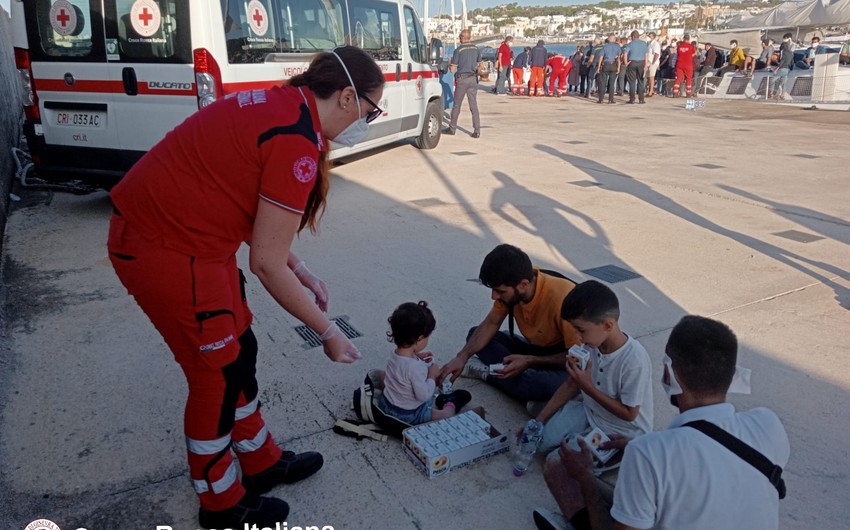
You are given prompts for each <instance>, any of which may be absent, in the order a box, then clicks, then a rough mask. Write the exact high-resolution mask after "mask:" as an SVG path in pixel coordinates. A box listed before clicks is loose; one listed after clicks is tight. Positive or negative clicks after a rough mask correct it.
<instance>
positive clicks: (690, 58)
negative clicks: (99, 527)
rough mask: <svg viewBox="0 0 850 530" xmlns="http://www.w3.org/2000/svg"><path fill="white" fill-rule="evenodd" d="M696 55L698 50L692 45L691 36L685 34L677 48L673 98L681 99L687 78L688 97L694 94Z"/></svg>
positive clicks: (686, 90) (686, 89)
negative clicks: (683, 83)
mask: <svg viewBox="0 0 850 530" xmlns="http://www.w3.org/2000/svg"><path fill="white" fill-rule="evenodd" d="M694 53H696V48H695V47H694V45H693V44H691V36H690V35H688V34H687V33H685V36H684V38H683V39H682V42H680V43H679V45H678V46H676V55H677V57H678V58H677V60H676V82H675V83H674V84H673V97H674V98H677V97H679V90H680V88H679V87H680V86H681V85H682V78H683V77H684V78H685V92H686V93H687V95H688V97H691V95H692V94H693V88H694Z"/></svg>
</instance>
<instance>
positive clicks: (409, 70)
mask: <svg viewBox="0 0 850 530" xmlns="http://www.w3.org/2000/svg"><path fill="white" fill-rule="evenodd" d="M411 79H413V63H407V80H408V81H410V80H411Z"/></svg>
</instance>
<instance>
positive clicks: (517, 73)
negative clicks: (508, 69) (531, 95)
mask: <svg viewBox="0 0 850 530" xmlns="http://www.w3.org/2000/svg"><path fill="white" fill-rule="evenodd" d="M512 70H513V73H514V82H513V84H512V85H511V88H512V89H513V92H514V95H517V96H519V95H521V94H522V93H523V92H524V89H525V82H523V80H522V77H523V73H524V71H525V70H524V69H522V68H513V69H512Z"/></svg>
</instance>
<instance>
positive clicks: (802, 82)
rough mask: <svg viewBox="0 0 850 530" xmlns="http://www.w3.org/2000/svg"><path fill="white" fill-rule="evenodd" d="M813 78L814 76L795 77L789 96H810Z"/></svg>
mask: <svg viewBox="0 0 850 530" xmlns="http://www.w3.org/2000/svg"><path fill="white" fill-rule="evenodd" d="M814 80H815V79H814V77H798V78H797V79H795V80H794V86H793V87H791V96H799V97H811V96H812V84H813V83H814Z"/></svg>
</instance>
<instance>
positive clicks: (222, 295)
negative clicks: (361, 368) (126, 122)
mask: <svg viewBox="0 0 850 530" xmlns="http://www.w3.org/2000/svg"><path fill="white" fill-rule="evenodd" d="M383 86H384V76H383V74H382V72H381V70H380V68H379V67H378V66H377V64H375V62H374V61H373V60H372V59H371V58H370V57H369V56H368V55H367V54H366V53H365V52H363V51H362V50H359V49H357V48H354V47H341V48H337V49H336V50H334V51H333V52H328V53H321V54H319V55H317V56H316V57H315V58H314V59H313V61H312V62H311V63H310V67H309V68H308V69H307V70H306V71H305V72H304V73H303V74H301V75H299V76H296V77H294V78H292V79H291V81H290V82H289V84H288V86H282V87H275V88H271V89H268V90H249V91H245V92H239V93H237V94H230V95H228V96H227V97H225V98H224V99H222V100H219V101H217V102H215V103H214V104H212V105H210V106H209V107H206V108H204V109H203V110H200V111H199V112H197V113H196V114H194V115H193V116H191V117H189V118H188V119H187V120H186V121H184V122H183V123H182V124H180V125H179V126H177V128H175V129H174V130H173V131H171V132H169V133H168V134H167V135H166V137H165V138H164V139H163V140H162V141H160V142H159V143H158V144H157V145H156V146H154V147H153V149H151V150H150V152H148V153H147V154H146V155H145V156H144V157H143V158H142V159H141V160H139V162H138V163H137V164H136V165H135V166H133V168H132V169H131V170H130V171H129V172H128V173H127V175H126V176H125V177H124V179H123V180H122V181H121V183H119V184H118V185H117V186H116V187H115V188H114V189H113V190H112V201H113V204H114V206H115V208H114V213H113V215H112V219H111V222H110V226H109V242H108V248H109V256H110V259H111V261H112V264H113V266H114V267H115V272H116V273H117V274H118V277H119V278H120V279H121V282H122V283H123V284H124V286H125V287H126V288H127V290H128V291H129V292H130V294H132V295H133V296H134V297H135V299H136V302H137V303H138V304H139V306H140V307H141V308H142V310H143V311H144V312H145V313H146V314H147V316H148V317H149V318H150V320H151V322H152V323H153V325H154V326H155V327H156V329H157V330H158V331H159V332H160V334H161V335H162V337H163V338H164V339H165V342H166V343H167V344H168V346H169V348H170V349H171V351H172V352H173V353H174V357H175V359H176V360H177V362H178V363H179V364H180V367H181V368H182V369H183V372H184V374H185V376H186V380H187V382H188V384H189V396H188V400H187V403H186V410H185V416H184V429H185V434H186V445H187V449H188V454H189V472H190V475H191V479H192V483H193V485H194V488H195V491H196V493H197V494H198V496H199V498H200V504H201V507H200V512H199V519H200V523H201V525H202V526H204V527H206V528H242V527H243V525H245V524H246V523H247V524H257V525H258V526H260V527H264V526H265V527H274V523H277V522H283V521H285V520H286V517H287V515H288V513H289V506H288V505H287V504H286V502H284V501H282V500H280V499H276V498H272V497H261V496H260V495H261V494H263V493H265V492H267V491H269V490H270V489H271V488H273V487H274V486H276V485H278V484H282V483H293V482H296V481H298V480H301V479H303V478H306V477H308V476H310V475H312V474H313V473H315V472H316V471H318V470H319V468H321V467H322V463H323V460H322V456H321V455H320V454H319V453H315V452H309V453H302V454H297V455H296V454H295V453H292V452H288V451H287V452H283V451H281V449H280V448H279V447H278V446H277V445H276V444H275V442H274V439H273V438H272V436H271V434H270V433H269V431H268V429H267V428H266V425H265V423H264V422H263V418H262V416H261V414H260V410H259V403H258V400H257V394H258V388H257V380H256V378H255V365H256V356H257V341H256V338H255V337H254V334H253V332H252V331H251V327H250V325H251V319H252V315H251V311H250V310H249V308H248V306H247V303H246V301H245V293H244V287H243V285H244V276H243V275H242V272H241V271H240V270H239V269H238V268H237V267H236V251H237V250H238V249H239V247H240V245H241V244H242V242H247V243H248V244H249V245H250V258H249V261H250V269H251V272H252V273H254V274H255V275H256V276H257V277H258V278H259V279H260V281H261V282H262V284H263V287H265V289H266V290H267V291H268V292H269V293H270V294H271V295H272V297H273V298H274V299H275V300H276V301H277V302H278V303H279V304H280V305H281V307H283V308H284V309H285V310H286V311H288V312H289V313H290V314H292V315H293V316H294V317H296V318H298V319H299V320H301V321H302V322H304V323H305V324H306V325H308V326H309V327H310V328H312V329H313V330H315V331H316V333H318V334H320V336H321V338H322V341H323V344H324V351H325V354H326V355H327V356H328V357H329V358H330V359H331V360H333V361H336V362H346V363H350V362H353V361H355V360H357V359H359V358H360V352H359V351H358V350H357V348H356V347H354V345H353V344H352V343H351V341H349V340H348V338H346V337H345V335H343V334H342V333H341V332H340V331H339V329H338V328H337V327H336V325H335V324H333V323H332V322H330V321H329V320H328V318H327V317H326V316H325V314H324V313H323V311H324V310H326V309H327V289H326V288H325V285H324V282H322V281H321V280H319V279H318V278H317V277H315V276H314V275H313V274H312V273H310V271H309V270H308V269H307V268H306V267H305V266H304V263H303V262H301V261H300V260H298V258H296V257H295V255H294V254H292V253H291V252H290V245H291V244H292V240H293V238H294V237H295V235H296V234H297V233H298V232H299V231H301V230H302V229H304V228H309V229H310V230H315V229H316V227H317V225H318V222H319V218H320V217H321V214H322V212H323V210H324V207H325V197H326V195H327V191H328V165H327V163H326V162H327V151H328V139H332V140H334V141H335V142H339V143H340V144H343V145H348V146H351V145H354V144H356V143H357V142H359V141H361V140H363V138H364V137H365V135H366V132H367V130H368V125H367V124H368V123H369V122H371V121H372V120H374V119H375V118H377V117H378V116H379V115H380V114H381V113H382V111H381V110H380V109H379V108H378V106H377V105H376V104H375V103H374V102H375V101H380V99H381V96H382V94H383ZM302 286H304V287H307V288H308V289H310V290H311V291H312V292H313V293H314V294H315V296H316V302H315V303H314V302H313V301H312V300H311V299H310V298H308V296H307V293H306V291H305V289H304V288H303V287H302ZM234 453H235V455H236V457H237V458H236V459H238V462H239V466H238V467H239V468H241V471H242V478H241V480H240V479H239V477H238V472H237V466H236V459H234V458H233V454H234Z"/></svg>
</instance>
